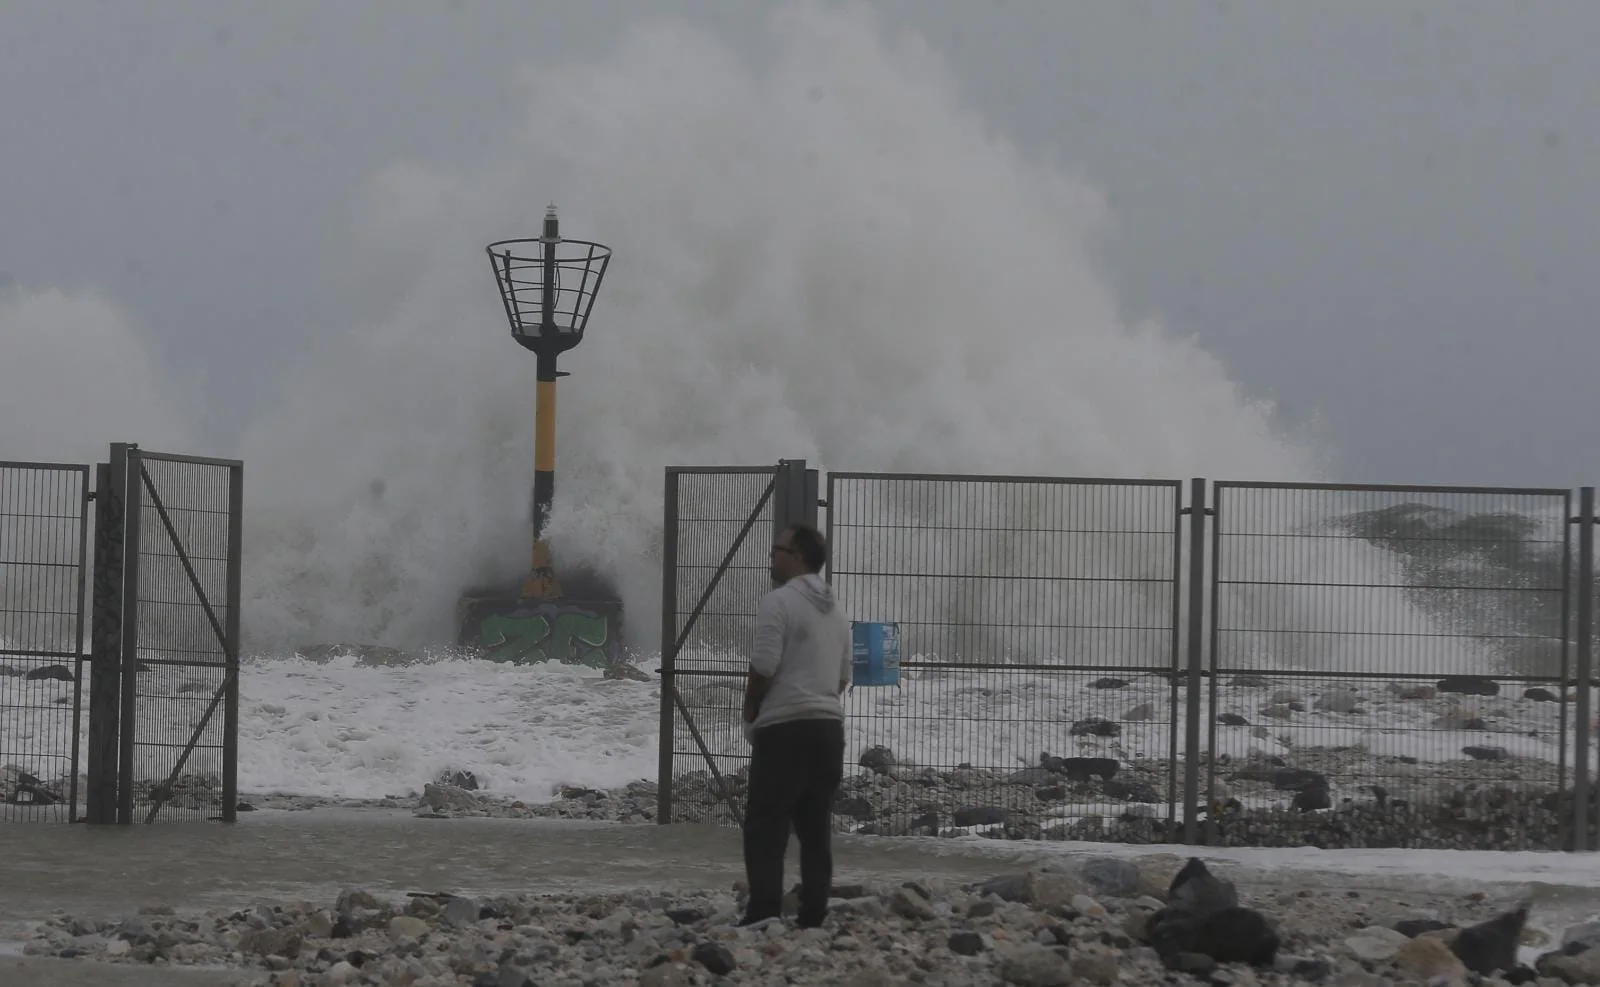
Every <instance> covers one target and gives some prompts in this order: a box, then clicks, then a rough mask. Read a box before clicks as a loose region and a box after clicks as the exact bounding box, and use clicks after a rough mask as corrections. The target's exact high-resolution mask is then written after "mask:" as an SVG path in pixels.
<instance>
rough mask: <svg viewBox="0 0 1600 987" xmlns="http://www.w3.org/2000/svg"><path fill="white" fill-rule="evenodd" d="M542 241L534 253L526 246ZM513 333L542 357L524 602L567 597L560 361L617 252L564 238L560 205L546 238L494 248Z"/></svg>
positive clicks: (549, 219)
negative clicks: (549, 529)
mask: <svg viewBox="0 0 1600 987" xmlns="http://www.w3.org/2000/svg"><path fill="white" fill-rule="evenodd" d="M533 244H538V251H537V255H536V256H530V255H532V254H534V251H532V250H527V249H518V248H522V247H523V246H524V245H527V246H531V245H533ZM489 256H490V257H491V258H492V259H493V260H494V265H495V275H496V278H497V279H498V280H499V282H500V296H501V300H502V301H503V302H504V303H505V308H506V317H507V318H508V319H509V320H510V322H511V335H512V337H513V338H514V339H516V341H517V343H518V344H520V345H521V346H522V347H523V348H524V349H526V350H529V351H531V352H532V353H533V354H534V355H535V356H536V357H537V358H538V364H537V368H536V376H537V381H536V383H535V387H536V388H537V391H536V395H535V401H534V416H535V417H534V433H533V504H532V520H533V555H532V558H531V559H530V565H529V571H528V577H527V579H526V580H524V582H523V584H522V591H521V595H522V596H523V597H524V598H539V599H553V598H555V597H558V596H560V595H561V585H560V583H559V582H558V581H557V580H556V576H555V569H554V566H553V564H552V561H551V558H550V548H549V546H548V545H547V544H546V543H545V528H546V525H547V524H548V523H549V520H550V505H551V502H552V500H553V499H554V497H555V489H556V381H557V379H558V378H561V377H565V376H567V375H566V374H565V373H562V372H561V371H560V370H558V369H556V359H557V357H559V356H560V355H561V354H562V353H565V352H566V351H567V350H570V349H572V348H573V347H574V346H577V345H578V344H579V343H580V342H582V341H583V330H584V327H585V326H586V325H587V324H588V321H589V311H590V309H591V308H592V307H593V305H594V299H595V295H596V293H597V292H598V291H599V289H600V280H601V278H602V277H603V276H604V274H605V269H606V266H607V265H608V264H609V263H610V260H611V250H610V248H609V247H605V246H603V245H601V244H598V243H591V242H589V241H587V240H564V239H562V237H561V223H560V221H559V220H557V219H556V207H555V206H551V207H550V208H549V210H548V211H547V212H546V213H545V216H544V231H543V235H541V236H540V237H538V238H537V239H535V240H506V241H502V242H500V243H493V244H490V245H489Z"/></svg>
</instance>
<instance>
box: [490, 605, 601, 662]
mask: <svg viewBox="0 0 1600 987" xmlns="http://www.w3.org/2000/svg"><path fill="white" fill-rule="evenodd" d="M478 640H479V643H481V644H482V645H483V647H484V649H485V650H486V652H487V657H489V658H493V659H495V660H497V661H511V662H516V663H518V664H524V663H536V662H544V661H555V662H560V663H561V664H564V665H588V666H589V667H591V668H605V667H607V666H609V665H610V664H611V663H612V661H613V660H614V659H613V656H612V655H611V650H612V649H611V648H610V647H608V645H609V644H610V643H611V623H610V621H609V620H607V619H606V616H605V615H604V614H598V613H595V612H593V611H591V610H578V609H567V608H564V607H559V606H555V605H551V604H545V605H542V606H539V607H536V608H532V609H528V610H519V611H516V612H513V613H511V614H493V615H491V616H488V617H485V618H483V620H481V621H480V622H479V623H478Z"/></svg>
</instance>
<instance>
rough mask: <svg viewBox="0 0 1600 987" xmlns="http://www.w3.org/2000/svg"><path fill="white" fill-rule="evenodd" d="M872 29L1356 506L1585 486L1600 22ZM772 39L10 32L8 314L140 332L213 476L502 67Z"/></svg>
mask: <svg viewBox="0 0 1600 987" xmlns="http://www.w3.org/2000/svg"><path fill="white" fill-rule="evenodd" d="M875 6H877V7H879V8H880V9H881V10H883V11H884V12H885V15H886V16H887V17H888V18H889V20H890V21H891V22H893V23H897V24H903V25H906V26H909V27H912V28H914V29H916V30H917V31H919V32H921V33H922V34H924V35H925V37H926V38H927V39H928V41H929V42H930V43H931V44H932V45H933V47H935V48H936V49H938V50H940V51H941V52H942V53H943V54H944V55H945V56H946V57H947V58H948V60H949V62H950V63H951V65H952V66H953V68H954V70H955V72H956V73H957V74H958V76H959V78H960V79H961V81H962V83H963V84H964V85H965V87H966V92H967V95H968V96H969V98H970V99H971V101H972V103H973V104H974V105H975V106H976V107H977V108H978V109H979V111H980V112H981V113H982V114H983V116H984V117H985V118H986V119H987V120H988V121H989V122H990V124H991V125H992V127H993V128H994V129H995V130H996V131H998V132H1001V133H1003V134H1005V135H1006V136H1007V137H1009V138H1010V139H1012V140H1014V141H1015V142H1016V143H1017V144H1018V145H1019V146H1020V147H1021V148H1022V149H1023V150H1024V151H1026V152H1027V153H1030V154H1037V155H1042V156H1047V157H1048V158H1050V159H1052V160H1054V161H1057V162H1059V163H1060V164H1062V165H1063V166H1065V167H1068V168H1071V169H1073V170H1076V171H1078V172H1080V173H1081V174H1083V175H1084V176H1085V177H1086V178H1087V179H1088V180H1089V181H1090V182H1091V183H1092V184H1094V185H1095V186H1096V187H1098V188H1099V189H1101V190H1103V191H1104V193H1105V194H1106V195H1107V197H1108V199H1109V202H1110V204H1111V207H1112V217H1113V224H1114V225H1113V230H1112V232H1111V234H1110V235H1109V237H1108V238H1106V239H1105V240H1104V241H1103V242H1102V244H1101V256H1100V262H1101V264H1102V266H1103V269H1104V273H1105V275H1106V276H1107V277H1108V278H1110V279H1111V280H1112V281H1113V282H1114V283H1115V285H1116V286H1117V289H1118V292H1119V300H1120V303H1121V304H1122V305H1123V306H1124V308H1125V311H1126V313H1127V314H1128V315H1129V316H1131V317H1143V316H1149V317H1152V318H1156V319H1157V320H1159V321H1161V322H1162V323H1163V324H1165V325H1166V326H1167V327H1168V329H1169V330H1171V331H1173V332H1175V333H1179V334H1185V335H1188V334H1192V335H1193V336H1195V337H1197V338H1198V339H1199V340H1200V341H1201V343H1202V344H1203V345H1204V346H1206V347H1207V348H1208V349H1210V350H1212V351H1213V352H1215V353H1217V354H1219V356H1220V357H1221V358H1222V360H1223V361H1224V362H1225V363H1226V364H1227V366H1228V367H1229V368H1230V369H1231V370H1232V372H1233V373H1234V374H1235V375H1236V377H1237V378H1238V379H1239V380H1241V381H1242V382H1243V384H1244V385H1245V386H1246V387H1247V388H1248V390H1249V391H1250V392H1252V393H1254V394H1258V395H1262V396H1266V397H1270V398H1273V399H1275V400H1277V401H1279V402H1280V403H1281V405H1282V407H1283V409H1284V411H1285V413H1286V414H1287V415H1288V416H1289V417H1290V418H1291V419H1292V420H1295V421H1305V420H1310V419H1313V418H1315V419H1317V420H1318V421H1319V422H1320V427H1321V428H1322V429H1323V431H1324V432H1325V433H1326V434H1327V435H1328V436H1329V437H1331V439H1332V440H1333V441H1334V442H1335V443H1336V446H1337V448H1338V450H1339V452H1340V453H1341V454H1342V456H1343V459H1344V468H1343V471H1342V473H1343V476H1344V477H1345V478H1348V479H1350V480H1370V481H1388V482H1446V483H1496V484H1519V485H1541V486H1543V485H1558V486H1560V485H1569V484H1570V485H1578V484H1585V483H1600V460H1597V459H1596V458H1595V457H1593V456H1591V455H1588V454H1587V450H1588V449H1589V447H1590V441H1589V440H1590V439H1591V431H1592V428H1591V419H1592V417H1593V416H1592V407H1593V404H1592V402H1593V398H1592V396H1591V394H1592V387H1591V385H1592V382H1593V380H1594V378H1595V376H1596V369H1597V368H1600V333H1597V332H1596V328H1595V325H1594V322H1595V313H1596V312H1597V311H1600V194H1596V193H1597V190H1596V188H1595V176H1596V174H1597V173H1600V172H1597V167H1596V166H1597V164H1600V58H1596V57H1595V56H1594V51H1593V47H1594V42H1595V40H1596V39H1600V4H1595V3H1593V2H1585V0H1571V2H1560V0H1541V2H1539V3H1531V2H1506V0H1451V2H1449V3H1443V2H1431V3H1413V2H1405V0H1370V2H1369V0H1328V2H1310V0H1296V2H1293V3H1289V2H1283V0H1264V2H1243V0H1216V2H1200V0H1193V2H1187V0H1186V2H1178V0H1172V2H1166V3H1156V2H1139V0H1114V2H1113V0H1108V2H1084V0H1072V2H1064V0H1029V2H1025V0H995V2H981V0H882V2H881V3H878V4H876V5H875ZM763 8H764V5H762V4H759V3H756V2H753V0H727V2H720V3H719V2H711V0H702V2H692V0H578V2H574V0H565V2H543V0H519V2H509V0H508V2H488V0H476V2H475V0H456V2H450V3H442V2H441V3H420V2H398V0H385V2H376V0H340V2H337V3H327V2H308V0H270V2H254V3H250V2H242V0H205V2H200V0H193V2H190V0H150V2H145V3H137V4H135V3H123V2H117V0H5V2H4V4H3V16H0V23H3V29H0V134H3V135H5V140H4V144H3V147H4V156H3V158H0V160H3V161H4V169H3V176H4V178H3V181H0V217H3V222H0V272H3V274H0V278H3V277H5V276H9V278H11V279H14V280H16V281H18V282H20V283H23V284H25V285H29V286H60V287H63V288H80V287H93V288H96V289H98V290H100V291H102V292H103V293H104V294H105V295H106V296H107V297H109V298H111V299H114V300H115V301H116V302H117V303H118V304H120V305H122V306H124V307H125V308H126V309H128V310H129V311H130V312H131V313H132V315H133V317H134V318H135V319H136V320H137V321H138V322H139V323H140V324H141V325H143V326H144V327H147V328H148V329H149V331H150V332H151V333H152V334H154V335H155V336H156V337H157V338H159V339H160V341H161V343H162V345H163V347H164V349H165V354H166V356H167V358H168V359H169V360H170V361H172V362H174V363H176V364H177V365H178V366H179V367H180V369H181V372H182V373H184V374H185V375H203V384H202V385H201V386H202V387H203V389H204V393H205V395H206V398H207V400H208V402H209V407H210V409H211V413H210V414H209V415H208V418H207V426H208V427H207V433H208V436H209V437H210V438H211V439H212V440H213V441H215V442H217V443H219V444H221V445H222V446H224V447H226V446H227V445H229V444H231V443H232V442H233V440H234V439H235V437H236V436H237V434H238V432H239V430H240V429H241V428H242V427H243V426H244V424H245V423H246V422H247V421H248V420H249V419H250V417H251V416H252V415H253V414H255V413H257V412H258V411H259V409H260V408H261V407H262V406H263V404H264V403H265V402H266V401H267V400H268V399H269V396H270V391H269V387H270V386H271V384H272V382H273V380H274V375H275V374H276V373H277V372H278V371H280V370H282V369H283V368H284V367H286V366H288V365H289V364H291V363H292V362H293V361H294V360H295V359H296V358H297V355H298V354H299V353H301V352H302V347H303V346H304V344H305V342H306V337H307V334H308V333H309V332H310V331H312V330H311V328H310V327H311V326H313V325H315V323H316V318H315V315H314V313H315V312H316V310H317V308H318V306H319V305H320V304H322V303H323V302H322V300H323V299H324V298H325V296H326V295H327V294H328V292H329V288H330V285H329V276H328V275H327V274H325V273H324V271H325V270H326V269H327V268H328V264H327V261H328V256H327V253H326V251H327V250H329V249H332V246H333V244H335V243H337V242H341V241H340V239H339V237H338V233H339V226H340V224H341V223H342V222H343V221H344V220H345V219H346V216H347V213H348V211H349V210H350V209H351V208H352V199H353V197H354V196H355V194H356V192H357V190H358V188H359V187H360V186H361V185H362V183H363V182H364V181H365V180H367V179H368V178H369V177H370V176H371V175H372V174H373V173H374V172H376V171H378V170H379V169H382V168H384V167H386V166H388V165H391V164H392V163H394V162H396V161H399V160H404V159H410V160H416V161H420V162H424V163H439V164H445V165H448V164H452V163H457V162H471V161H472V160H474V158H475V157H477V152H478V149H479V148H481V147H483V146H484V145H485V143H486V142H488V141H490V140H491V139H492V137H493V135H494V134H495V133H496V131H497V130H498V129H499V128H500V126H501V125H502V122H503V121H504V120H505V118H506V116H507V114H508V113H509V112H510V111H511V109H512V107H511V106H510V105H509V102H510V100H511V99H512V98H513V96H512V93H511V91H510V88H509V87H508V85H507V83H508V80H509V79H510V77H511V73H512V71H513V69H514V68H516V67H517V66H518V64H519V63H532V64H534V65H537V64H538V63H539V61H540V59H541V57H542V56H544V55H547V54H552V53H556V52H560V53H563V54H566V55H571V54H572V53H573V52H575V51H576V52H582V51H586V50H594V51H596V52H599V51H601V50H603V49H604V48H606V47H609V46H610V45H611V44H612V43H614V42H615V40H616V39H617V36H618V35H619V33H620V29H621V26H622V25H624V24H626V23H627V22H629V21H630V20H632V19H635V18H636V17H638V16H639V11H642V10H648V11H651V12H655V13H657V14H661V13H682V14H684V15H686V16H688V17H689V18H691V19H692V20H694V21H695V22H697V23H701V24H708V25H714V26H717V27H719V28H721V29H724V30H726V31H728V32H730V33H731V34H733V35H734V36H736V37H740V38H751V39H753V38H755V37H756V36H757V31H756V22H757V21H758V20H759V19H760V18H761V17H762V16H763V14H764V9H763ZM751 43H752V44H753V43H754V42H753V41H752V42H751ZM529 194H530V196H531V197H532V199H539V197H540V196H539V190H537V189H530V190H529ZM539 204H542V203H539ZM537 211H538V210H537V209H536V208H534V209H532V210H531V212H530V216H531V215H534V214H536V213H537ZM4 344H5V341H4V340H0V360H3V352H4V351H3V346H4ZM244 353H248V355H249V359H248V362H243V361H241V360H240V359H239V357H240V355H241V354H244ZM204 451H208V452H209V451H212V450H210V449H207V450H204ZM0 453H3V450H0ZM779 454H782V451H781V450H780V451H775V452H774V455H779Z"/></svg>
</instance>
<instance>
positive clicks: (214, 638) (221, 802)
mask: <svg viewBox="0 0 1600 987" xmlns="http://www.w3.org/2000/svg"><path fill="white" fill-rule="evenodd" d="M127 461H128V481H129V482H128V487H127V489H128V496H127V504H126V517H125V521H124V524H125V539H126V541H125V544H126V549H125V551H126V560H127V564H126V577H125V578H126V583H125V587H124V594H125V597H126V600H127V603H126V608H125V611H124V613H123V640H122V655H123V661H124V670H125V671H124V674H123V676H122V710H121V731H120V738H121V752H120V755H121V756H120V761H121V777H122V779H123V780H124V784H123V785H121V786H120V790H119V793H118V795H119V804H118V821H119V822H121V823H124V824H127V823H130V822H140V823H151V822H155V821H157V820H158V819H159V820H163V821H165V820H183V819H188V820H197V819H213V818H217V819H221V820H223V821H226V822H232V821H233V820H234V813H235V809H236V804H237V801H238V799H237V776H238V733H239V730H238V714H239V690H238V682H239V678H238V670H239V596H240V542H241V534H242V531H241V514H242V510H241V508H242V498H243V492H242V490H243V488H242V465H241V464H240V463H239V462H238V461H236V460H217V459H206V458H201V457H195V456H173V455H166V454H162V453H155V452H146V451H143V450H140V449H137V448H129V449H128V451H127ZM130 662H131V663H134V668H135V671H134V673H133V674H128V673H127V668H128V664H129V663H130Z"/></svg>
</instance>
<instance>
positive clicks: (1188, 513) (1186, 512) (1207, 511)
mask: <svg viewBox="0 0 1600 987" xmlns="http://www.w3.org/2000/svg"><path fill="white" fill-rule="evenodd" d="M1178 513H1179V514H1181V515H1183V516H1184V517H1194V508H1192V507H1180V508H1178ZM1200 515H1201V516H1202V517H1216V516H1217V509H1216V508H1215V507H1202V508H1200Z"/></svg>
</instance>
